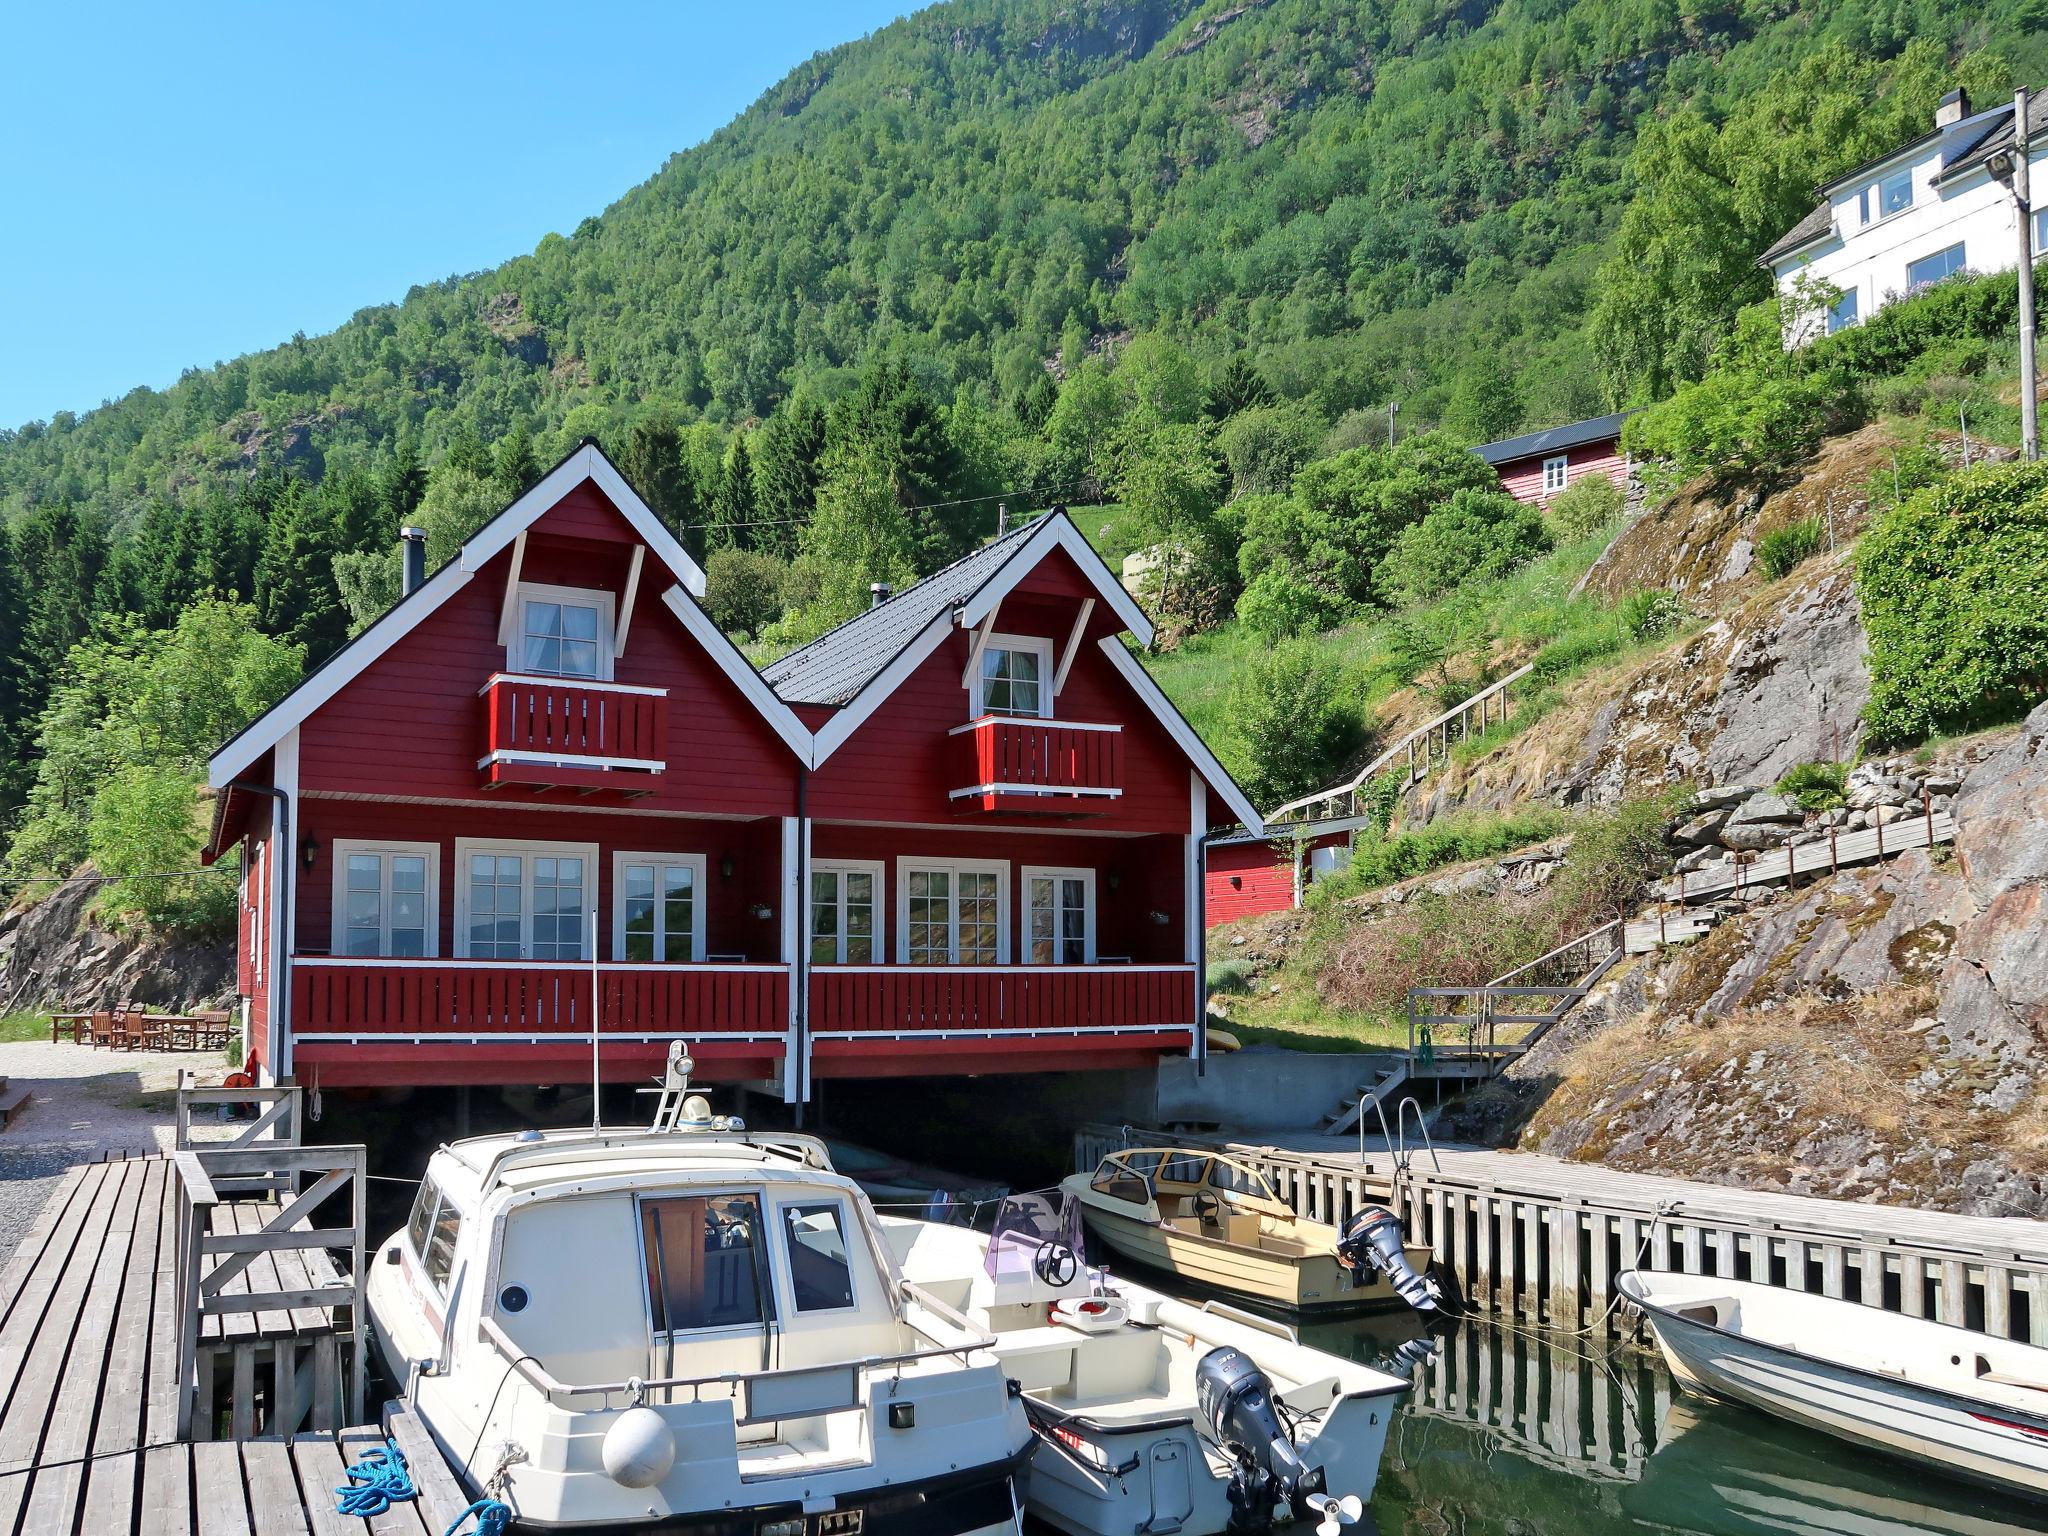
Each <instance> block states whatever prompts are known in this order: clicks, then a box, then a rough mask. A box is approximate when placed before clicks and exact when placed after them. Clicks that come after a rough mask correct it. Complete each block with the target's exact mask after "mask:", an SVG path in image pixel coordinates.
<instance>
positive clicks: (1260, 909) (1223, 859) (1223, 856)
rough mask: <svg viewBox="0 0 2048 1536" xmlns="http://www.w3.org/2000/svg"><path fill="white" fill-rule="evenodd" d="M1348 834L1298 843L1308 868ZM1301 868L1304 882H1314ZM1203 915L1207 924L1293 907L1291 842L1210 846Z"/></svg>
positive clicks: (1342, 843)
mask: <svg viewBox="0 0 2048 1536" xmlns="http://www.w3.org/2000/svg"><path fill="white" fill-rule="evenodd" d="M1350 844H1351V834H1350V833H1349V832H1325V833H1324V834H1322V835H1321V836H1320V837H1312V838H1309V839H1308V840H1307V841H1306V842H1305V843H1304V844H1303V845H1302V855H1301V856H1302V862H1303V865H1304V866H1306V865H1307V864H1308V862H1309V861H1310V859H1312V858H1313V856H1314V855H1315V853H1316V851H1317V850H1319V849H1324V848H1346V847H1349V846H1350ZM1313 878H1314V876H1313V874H1312V873H1311V871H1310V870H1309V869H1308V868H1306V867H1304V868H1303V870H1302V882H1303V884H1304V885H1306V884H1308V883H1309V882H1310V881H1311V880H1313ZM1203 892H1204V896H1203V904H1202V909H1203V915H1204V917H1205V918H1206V919H1207V921H1208V925H1209V926H1210V927H1211V928H1214V927H1216V926H1217V925H1218V924H1219V923H1228V922H1233V921H1235V920H1236V919H1238V918H1240V917H1255V916H1258V915H1259V914H1261V913H1265V912H1285V911H1287V910H1289V909H1290V908H1291V907H1293V905H1294V844H1293V843H1292V842H1291V841H1290V842H1262V843H1225V844H1224V845H1223V846H1222V847H1220V848H1216V847H1212V848H1211V849H1210V850H1209V870H1208V877H1207V879H1206V880H1205V881H1204V882H1203Z"/></svg>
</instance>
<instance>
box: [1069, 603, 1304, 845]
mask: <svg viewBox="0 0 2048 1536" xmlns="http://www.w3.org/2000/svg"><path fill="white" fill-rule="evenodd" d="M1098 643H1099V644H1100V645H1101V647H1102V652H1103V654H1104V655H1105V656H1107V657H1108V658H1109V659H1110V662H1111V663H1112V664H1113V665H1114V666H1115V667H1116V669H1117V671H1119V672H1121V673H1123V675H1124V677H1125V678H1126V679H1127V680H1128V681H1129V682H1130V685H1131V688H1132V689H1133V691H1135V692H1136V693H1137V695H1138V697H1139V698H1141V699H1143V700H1144V701H1145V706H1146V708H1148V709H1150V710H1151V711H1152V717H1153V718H1154V719H1155V720H1157V721H1158V722H1159V723H1160V724H1161V725H1163V726H1165V727H1166V734H1167V735H1169V736H1171V737H1172V738H1173V740H1174V744H1175V745H1177V746H1178V747H1179V748H1180V749H1181V751H1183V752H1185V753H1186V754H1187V756H1188V760H1189V761H1190V762H1192V763H1193V764H1194V765H1195V768H1196V770H1197V771H1198V772H1199V773H1200V774H1201V775H1202V777H1203V778H1205V779H1207V780H1208V781H1209V787H1210V788H1211V789H1213V790H1215V791H1216V793H1217V794H1218V795H1219V796H1220V797H1221V798H1222V800H1223V803H1224V805H1225V806H1226V807H1227V808H1228V809H1229V810H1231V811H1232V812H1234V813H1235V814H1236V816H1237V819H1238V820H1239V821H1241V822H1243V823H1244V826H1245V829H1246V830H1247V831H1249V832H1253V833H1263V832H1264V831H1265V830H1266V823H1265V821H1264V820H1263V819H1262V818H1261V817H1260V815H1259V813H1258V811H1257V810H1256V809H1255V808H1254V807H1253V805H1252V803H1251V801H1250V800H1248V799H1246V798H1245V793H1244V791H1243V790H1241V789H1239V788H1238V787H1237V781H1236V780H1235V779H1233V778H1231V776H1230V774H1229V771H1228V770H1226V769H1225V768H1224V766H1223V764H1221V763H1220V762H1218V761H1217V760H1216V754H1215V753H1214V752H1211V751H1210V750H1209V747H1208V744H1207V743H1206V742H1204V741H1203V740H1202V738H1201V737H1199V736H1197V735H1196V734H1195V728H1194V727H1193V726H1191V725H1189V724H1188V723H1187V721H1186V720H1185V719H1183V718H1182V717H1181V712H1180V711H1179V710H1177V709H1175V708H1174V707H1173V700H1171V699H1169V698H1168V697H1167V696H1166V693H1165V690H1163V689H1162V688H1161V687H1160V686H1159V684H1157V683H1156V682H1154V681H1153V680H1152V674H1151V673H1150V672H1147V671H1146V670H1145V669H1144V667H1143V666H1141V665H1140V664H1139V662H1138V659H1137V658H1136V657H1135V656H1133V655H1132V654H1131V653H1130V652H1129V651H1128V650H1126V649H1125V648H1124V643H1123V641H1122V639H1120V638H1119V637H1118V636H1116V635H1108V636H1105V637H1104V638H1103V639H1102V640H1101V641H1099V642H1098Z"/></svg>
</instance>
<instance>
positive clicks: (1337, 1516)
mask: <svg viewBox="0 0 2048 1536" xmlns="http://www.w3.org/2000/svg"><path fill="white" fill-rule="evenodd" d="M1301 1502H1302V1503H1304V1504H1306V1505H1307V1506H1308V1507H1309V1508H1310V1509H1312V1510H1314V1511H1315V1512H1316V1513H1317V1514H1319V1515H1321V1516H1322V1517H1323V1518H1322V1519H1321V1520H1320V1521H1318V1522H1317V1524H1316V1536H1337V1533H1338V1532H1339V1531H1341V1530H1343V1529H1344V1527H1345V1526H1347V1525H1356V1524H1358V1521H1359V1517H1360V1516H1361V1515H1363V1514H1364V1513H1365V1500H1363V1499H1361V1498H1360V1497H1359V1496H1358V1495H1357V1494H1355V1493H1347V1494H1345V1495H1344V1497H1343V1498H1341V1499H1340V1498H1336V1497H1334V1496H1333V1495H1331V1494H1327V1493H1311V1494H1309V1495H1308V1496H1307V1497H1306V1498H1304V1499H1303V1500H1302V1501H1301Z"/></svg>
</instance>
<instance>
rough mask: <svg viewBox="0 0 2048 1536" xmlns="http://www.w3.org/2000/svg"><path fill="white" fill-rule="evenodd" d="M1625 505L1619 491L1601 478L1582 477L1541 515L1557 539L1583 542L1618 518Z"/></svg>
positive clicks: (1556, 498) (1624, 499) (1561, 493)
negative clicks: (1547, 519)
mask: <svg viewBox="0 0 2048 1536" xmlns="http://www.w3.org/2000/svg"><path fill="white" fill-rule="evenodd" d="M1626 501H1627V498H1626V497H1624V496H1623V495H1622V492H1621V487H1620V486H1618V485H1616V484H1615V483H1614V482H1613V481H1612V480H1610V479H1608V478H1607V477H1606V476H1605V475H1586V476H1584V477H1582V478H1580V479H1577V480H1574V481H1573V482H1572V483H1571V484H1570V485H1568V486H1566V487H1565V488H1564V490H1563V491H1562V492H1560V493H1559V494H1558V495H1557V496H1556V497H1555V498H1553V499H1552V501H1551V503H1550V505H1549V506H1548V507H1547V508H1546V509H1545V512H1544V515H1545V516H1546V517H1547V518H1549V519H1550V526H1551V527H1552V528H1554V529H1556V530H1557V536H1558V537H1559V538H1560V539H1583V538H1588V537H1590V536H1591V535H1593V534H1596V533H1598V532H1600V530H1601V529H1603V528H1605V527H1607V526H1608V525H1609V524H1610V523H1612V522H1613V521H1614V520H1615V519H1616V518H1618V517H1620V516H1621V509H1622V507H1623V506H1624V505H1625V504H1626Z"/></svg>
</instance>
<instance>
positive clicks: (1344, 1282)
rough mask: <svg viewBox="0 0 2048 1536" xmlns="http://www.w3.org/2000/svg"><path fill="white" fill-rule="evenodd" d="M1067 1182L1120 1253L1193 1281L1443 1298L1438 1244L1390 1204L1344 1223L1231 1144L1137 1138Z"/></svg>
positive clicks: (1312, 1305)
mask: <svg viewBox="0 0 2048 1536" xmlns="http://www.w3.org/2000/svg"><path fill="white" fill-rule="evenodd" d="M1060 1188H1061V1189H1062V1190H1063V1191H1065V1192H1066V1194H1067V1195H1068V1196H1069V1197H1070V1198H1071V1199H1073V1200H1074V1201H1075V1202H1076V1203H1077V1204H1078V1205H1079V1206H1080V1208H1081V1214H1082V1217H1083V1219H1084V1220H1085V1221H1086V1222H1087V1225H1088V1230H1089V1231H1091V1232H1093V1233H1094V1234H1095V1235H1096V1236H1097V1237H1099V1238H1101V1239H1102V1241H1103V1242H1104V1243H1105V1244H1107V1245H1108V1246H1109V1247H1110V1248H1111V1249H1113V1250H1114V1251H1115V1252H1117V1253H1118V1254H1121V1255H1122V1256H1123V1257H1125V1258H1127V1259H1131V1260H1133V1261H1135V1262H1136V1263H1139V1264H1143V1265H1145V1266H1146V1267H1148V1268H1150V1269H1155V1270H1161V1271H1164V1272H1166V1273H1168V1274H1172V1275H1175V1276H1178V1277H1179V1278H1180V1279H1182V1280H1185V1281H1188V1282H1189V1283H1191V1284H1194V1285H1198V1286H1202V1287H1204V1288H1206V1289H1209V1290H1213V1291H1221V1292H1224V1293H1226V1294H1228V1295H1231V1296H1237V1297H1243V1298H1244V1299H1246V1300H1248V1301H1253V1302H1257V1303H1260V1304H1262V1305H1265V1306H1269V1307H1281V1308H1285V1309H1287V1310H1288V1311H1292V1312H1307V1313H1319V1312H1321V1313H1326V1312H1338V1311H1363V1310H1366V1309H1368V1308H1372V1307H1392V1306H1399V1305H1401V1304H1402V1303H1403V1302H1406V1303H1407V1304H1408V1305H1410V1306H1413V1307H1415V1308H1416V1309H1417V1310H1418V1311H1423V1312H1431V1311H1434V1310H1435V1309H1436V1287H1435V1285H1434V1284H1433V1283H1432V1282H1431V1281H1429V1280H1427V1279H1426V1278H1424V1276H1425V1274H1426V1272H1427V1270H1428V1268H1429V1261H1430V1250H1429V1249H1428V1248H1426V1247H1419V1246H1414V1245H1410V1244H1406V1243H1404V1242H1402V1241H1401V1238H1400V1227H1399V1224H1398V1223H1397V1222H1395V1220H1394V1218H1393V1217H1392V1216H1391V1215H1390V1214H1388V1213H1387V1212H1385V1211H1379V1210H1369V1211H1366V1212H1361V1213H1360V1214H1359V1215H1358V1216H1356V1217H1354V1218H1353V1219H1352V1222H1351V1224H1350V1226H1349V1227H1348V1228H1347V1229H1346V1230H1345V1231H1343V1232H1339V1231H1338V1230H1337V1229H1336V1228H1335V1227H1333V1226H1329V1225H1327V1224H1325V1223H1323V1222H1319V1221H1308V1220H1305V1219H1304V1218H1302V1217H1299V1216H1296V1215H1295V1214H1294V1212H1293V1211H1292V1210H1291V1209H1290V1208H1289V1207H1288V1205H1287V1203H1286V1202H1285V1201H1283V1200H1281V1199H1279V1198H1278V1197H1277V1196H1275V1195H1274V1193H1273V1189H1272V1186H1271V1185H1270V1184H1269V1183H1268V1182H1267V1181H1266V1176H1265V1175H1264V1174H1262V1173H1260V1172H1259V1171H1258V1169H1256V1168H1254V1167H1252V1166H1251V1165H1250V1164H1249V1163H1245V1162H1241V1161H1239V1160H1238V1159H1236V1158H1234V1157H1229V1156H1226V1155H1225V1154H1223V1153H1220V1152H1209V1151H1205V1150H1202V1149H1199V1148H1188V1147H1136V1148H1132V1149H1131V1150H1129V1151H1125V1152H1113V1153H1111V1154H1110V1155H1109V1156H1108V1157H1105V1158H1104V1159H1103V1160H1102V1162H1101V1164H1100V1165H1099V1166H1098V1167H1097V1168H1096V1170H1095V1171H1094V1173H1092V1174H1088V1173H1077V1174H1074V1175H1073V1176H1072V1177H1070V1178H1068V1179H1066V1180H1064V1181H1063V1182H1062V1183H1061V1185H1060Z"/></svg>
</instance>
